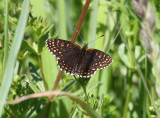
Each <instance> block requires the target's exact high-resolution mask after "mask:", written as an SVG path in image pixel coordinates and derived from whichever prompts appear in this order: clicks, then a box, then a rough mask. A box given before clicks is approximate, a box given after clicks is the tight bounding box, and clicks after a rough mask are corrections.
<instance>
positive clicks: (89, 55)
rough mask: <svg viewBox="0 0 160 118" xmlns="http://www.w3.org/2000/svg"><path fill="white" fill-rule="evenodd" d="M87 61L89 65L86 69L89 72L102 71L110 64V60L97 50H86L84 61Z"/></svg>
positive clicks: (106, 55)
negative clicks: (89, 70)
mask: <svg viewBox="0 0 160 118" xmlns="http://www.w3.org/2000/svg"><path fill="white" fill-rule="evenodd" d="M87 60H89V61H90V63H89V65H88V68H89V69H91V70H99V69H104V68H106V67H107V66H109V65H110V64H111V63H112V58H111V57H110V56H109V55H108V54H106V53H104V52H102V51H100V50H97V49H88V50H87V52H86V61H87Z"/></svg>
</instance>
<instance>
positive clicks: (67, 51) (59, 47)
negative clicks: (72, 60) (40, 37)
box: [46, 39, 81, 59]
mask: <svg viewBox="0 0 160 118" xmlns="http://www.w3.org/2000/svg"><path fill="white" fill-rule="evenodd" d="M46 43H47V47H48V49H49V51H50V52H51V53H52V54H53V55H54V56H56V57H57V58H58V59H66V58H68V57H70V56H72V55H73V54H75V53H80V50H81V47H80V46H79V45H77V44H75V43H72V42H70V41H66V40H62V39H48V40H46Z"/></svg>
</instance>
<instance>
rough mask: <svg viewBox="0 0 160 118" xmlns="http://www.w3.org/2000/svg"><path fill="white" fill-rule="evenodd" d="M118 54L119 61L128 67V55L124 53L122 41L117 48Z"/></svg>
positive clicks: (129, 65)
mask: <svg viewBox="0 0 160 118" xmlns="http://www.w3.org/2000/svg"><path fill="white" fill-rule="evenodd" d="M118 54H119V57H120V58H121V61H122V62H123V63H124V64H125V65H126V66H127V67H129V68H131V64H130V61H129V59H128V56H127V55H126V54H125V44H124V43H122V44H121V45H120V46H119V48H118Z"/></svg>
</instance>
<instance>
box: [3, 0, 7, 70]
mask: <svg viewBox="0 0 160 118" xmlns="http://www.w3.org/2000/svg"><path fill="white" fill-rule="evenodd" d="M4 41H5V42H4V58H3V70H4V69H5V66H6V62H7V57H8V0H5V24H4Z"/></svg>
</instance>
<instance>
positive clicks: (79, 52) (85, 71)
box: [46, 39, 112, 78]
mask: <svg viewBox="0 0 160 118" xmlns="http://www.w3.org/2000/svg"><path fill="white" fill-rule="evenodd" d="M46 43H47V46H48V49H49V50H50V52H51V53H52V54H53V55H55V56H56V57H57V64H58V66H59V68H60V69H61V70H64V71H65V72H66V73H67V74H71V75H76V76H79V77H84V78H89V77H91V76H92V75H93V74H94V73H95V72H96V71H97V70H99V69H104V68H106V67H107V66H109V65H110V64H111V63H112V58H111V57H110V56H109V55H108V54H106V53H104V52H102V51H100V50H97V49H88V44H84V46H83V47H82V48H81V47H80V46H79V45H77V44H75V43H72V42H70V41H66V40H62V39H48V40H46Z"/></svg>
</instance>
